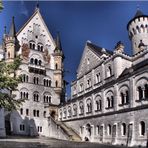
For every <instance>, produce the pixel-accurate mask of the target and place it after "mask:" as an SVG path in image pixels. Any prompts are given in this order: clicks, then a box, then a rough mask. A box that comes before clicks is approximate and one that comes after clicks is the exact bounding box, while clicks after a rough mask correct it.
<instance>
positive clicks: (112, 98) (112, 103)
mask: <svg viewBox="0 0 148 148" xmlns="http://www.w3.org/2000/svg"><path fill="white" fill-rule="evenodd" d="M110 105H111V106H110V107H114V97H113V96H111V103H110Z"/></svg>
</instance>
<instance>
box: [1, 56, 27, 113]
mask: <svg viewBox="0 0 148 148" xmlns="http://www.w3.org/2000/svg"><path fill="white" fill-rule="evenodd" d="M20 64H21V59H20V57H16V58H15V59H14V62H11V63H7V62H6V61H4V60H3V61H0V107H4V108H5V109H7V110H15V109H17V108H18V107H19V106H20V105H21V103H22V102H23V101H24V100H22V99H18V100H16V99H15V95H14V94H13V93H12V92H14V91H17V86H18V83H19V82H20V81H21V77H20V76H17V75H16V71H17V70H19V66H20Z"/></svg>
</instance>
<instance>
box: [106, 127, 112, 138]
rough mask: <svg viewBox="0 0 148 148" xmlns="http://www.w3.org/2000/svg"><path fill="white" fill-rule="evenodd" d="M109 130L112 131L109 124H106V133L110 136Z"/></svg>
mask: <svg viewBox="0 0 148 148" xmlns="http://www.w3.org/2000/svg"><path fill="white" fill-rule="evenodd" d="M111 132H112V131H111V125H110V124H108V125H107V135H108V136H110V135H111Z"/></svg>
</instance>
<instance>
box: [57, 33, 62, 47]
mask: <svg viewBox="0 0 148 148" xmlns="http://www.w3.org/2000/svg"><path fill="white" fill-rule="evenodd" d="M56 50H62V45H61V39H60V33H59V32H58V33H57V38H56Z"/></svg>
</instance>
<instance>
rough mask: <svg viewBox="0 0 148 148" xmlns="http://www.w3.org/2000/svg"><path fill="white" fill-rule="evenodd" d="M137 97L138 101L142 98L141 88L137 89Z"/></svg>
mask: <svg viewBox="0 0 148 148" xmlns="http://www.w3.org/2000/svg"><path fill="white" fill-rule="evenodd" d="M138 97H139V100H141V99H142V98H143V91H142V88H141V86H139V87H138Z"/></svg>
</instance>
